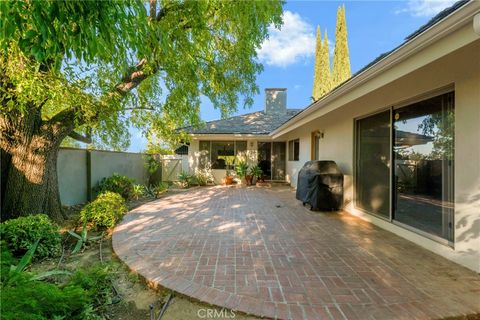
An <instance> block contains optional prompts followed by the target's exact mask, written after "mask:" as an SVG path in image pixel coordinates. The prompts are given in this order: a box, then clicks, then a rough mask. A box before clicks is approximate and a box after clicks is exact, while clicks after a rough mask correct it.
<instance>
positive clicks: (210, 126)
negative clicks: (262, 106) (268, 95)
mask: <svg viewBox="0 0 480 320" xmlns="http://www.w3.org/2000/svg"><path fill="white" fill-rule="evenodd" d="M301 110H302V109H287V112H286V113H284V114H278V113H271V114H270V113H265V112H264V111H258V112H252V113H247V114H242V115H239V116H234V117H230V118H226V119H221V120H214V121H208V122H206V123H205V126H203V127H200V128H193V127H186V128H184V130H185V131H186V132H188V133H190V134H253V135H268V134H269V133H270V132H272V131H273V130H275V129H276V128H278V127H280V126H281V125H282V124H284V123H285V122H287V121H288V120H289V119H290V118H292V117H293V116H295V115H296V114H297V113H299V112H300V111H301Z"/></svg>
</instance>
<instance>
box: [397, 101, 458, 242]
mask: <svg viewBox="0 0 480 320" xmlns="http://www.w3.org/2000/svg"><path fill="white" fill-rule="evenodd" d="M453 104H454V96H453V93H449V94H444V95H441V96H437V97H434V98H430V99H428V100H423V101H419V102H417V103H414V104H411V105H409V106H406V107H402V108H400V109H395V110H393V119H392V121H393V142H394V145H393V160H394V162H393V163H394V164H395V165H394V167H393V180H392V182H393V199H392V200H393V201H392V202H393V219H394V220H395V221H398V222H400V223H403V224H406V225H408V226H411V227H414V228H415V229H418V230H421V231H424V232H427V233H429V234H432V235H435V236H438V237H441V238H444V239H447V240H453V228H452V224H453V209H454V200H453V166H454V145H453V142H454V126H453V125H454V105H453Z"/></svg>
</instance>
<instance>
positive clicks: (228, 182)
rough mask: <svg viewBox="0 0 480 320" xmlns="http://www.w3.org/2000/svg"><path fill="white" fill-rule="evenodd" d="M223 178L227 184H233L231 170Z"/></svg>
mask: <svg viewBox="0 0 480 320" xmlns="http://www.w3.org/2000/svg"><path fill="white" fill-rule="evenodd" d="M223 180H224V181H225V185H227V186H229V185H231V184H233V176H232V175H231V174H230V170H227V174H226V176H225V178H224V179H223Z"/></svg>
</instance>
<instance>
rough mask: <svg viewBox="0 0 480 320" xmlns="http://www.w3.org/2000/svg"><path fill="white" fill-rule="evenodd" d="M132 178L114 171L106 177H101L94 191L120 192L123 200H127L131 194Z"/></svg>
mask: <svg viewBox="0 0 480 320" xmlns="http://www.w3.org/2000/svg"><path fill="white" fill-rule="evenodd" d="M134 182H135V181H134V180H133V179H131V178H129V177H127V176H122V175H119V174H117V173H114V174H113V175H112V176H110V177H108V178H103V179H102V180H101V181H100V182H99V183H98V185H97V186H96V187H95V189H94V191H95V192H98V193H100V194H101V193H104V192H105V191H111V192H115V193H118V194H120V195H121V196H122V197H123V198H124V199H125V200H128V199H130V198H131V197H132V195H133V184H134Z"/></svg>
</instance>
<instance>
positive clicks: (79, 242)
mask: <svg viewBox="0 0 480 320" xmlns="http://www.w3.org/2000/svg"><path fill="white" fill-rule="evenodd" d="M82 245H83V240H81V239H80V240H78V241H77V244H76V245H75V248H73V251H72V254H75V253H78V252H80V250H81V249H82Z"/></svg>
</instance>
